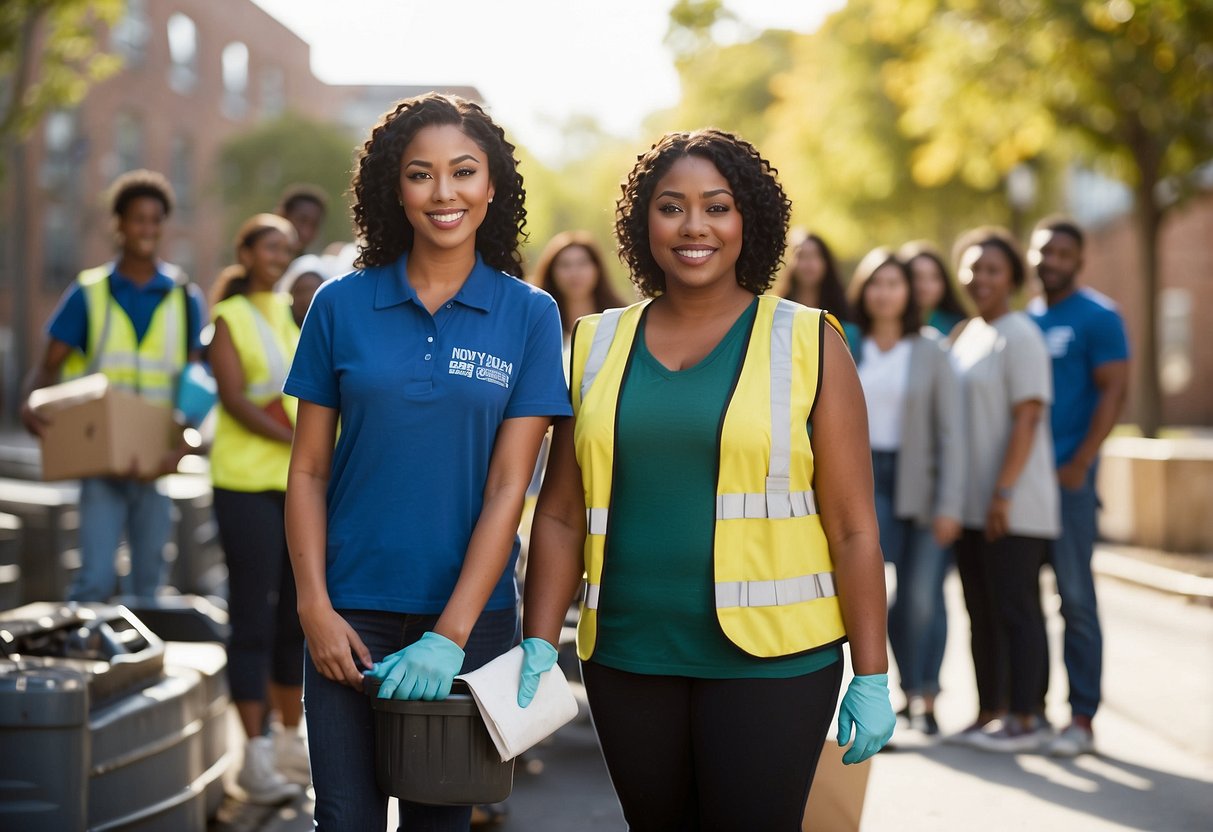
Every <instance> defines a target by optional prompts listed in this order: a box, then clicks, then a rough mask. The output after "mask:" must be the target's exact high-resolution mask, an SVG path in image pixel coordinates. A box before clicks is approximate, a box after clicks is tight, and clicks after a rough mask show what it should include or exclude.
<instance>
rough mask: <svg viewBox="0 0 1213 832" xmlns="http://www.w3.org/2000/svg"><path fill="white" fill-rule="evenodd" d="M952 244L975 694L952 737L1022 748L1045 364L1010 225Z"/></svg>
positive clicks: (1043, 513) (1030, 728)
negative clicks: (1019, 308) (1016, 297)
mask: <svg viewBox="0 0 1213 832" xmlns="http://www.w3.org/2000/svg"><path fill="white" fill-rule="evenodd" d="M957 251H959V252H961V256H960V267H959V270H958V271H959V276H960V281H961V283H962V284H963V285H964V286H965V288H966V289H967V290H968V293H969V296H970V297H971V298H972V299H973V302H974V305H975V306H976V307H977V311H978V315H979V317H976V318H972V319H970V320H969V321H967V322H966V323H965V324H964V325H963V329H961V330H959V331H958V332H957V333H955V334H954V336H953V345H952V360H953V365H954V366H955V368H956V372H957V374H958V376H959V379H960V388H961V401H962V403H963V406H964V414H965V451H966V458H967V463H968V469H967V470H968V479H967V484H966V488H965V496H964V506H963V521H964V527H965V528H964V533H963V534H962V535H961V538H960V540H959V541H958V542H957V544H956V566H957V570H958V571H959V572H960V579H961V583H962V585H963V587H964V594H965V605H966V606H967V607H968V610H969V617H970V619H971V620H972V628H971V629H972V634H973V644H972V647H973V664H974V669H975V671H976V674H977V692H978V698H979V701H980V711H979V713H978V716H977V720H976V722H975V723H974V724H973V725H972V726H971V727H970V728H969V729H967V730H966V731H964V732H962V733H961V734H960V735H958V736H957V739H959V740H960V741H963V742H966V743H970V744H973V745H976V746H978V747H981V748H985V749H988V750H994V751H1007V752H1019V751H1030V750H1033V749H1035V748H1038V747H1040V745H1041V744H1042V743H1043V742H1045V741H1046V740H1047V739H1048V738H1049V735H1050V729H1049V725H1048V723H1047V722H1045V721H1044V718H1043V715H1042V714H1041V713H1040V711H1041V706H1042V704H1043V703H1042V699H1043V694H1044V690H1045V688H1046V687H1047V683H1048V645H1047V641H1046V637H1045V625H1044V616H1043V613H1042V612H1041V607H1040V582H1039V573H1040V566H1041V564H1042V563H1043V562H1044V560H1045V558H1046V557H1047V555H1048V545H1049V544H1048V542H1049V540H1051V539H1052V538H1055V537H1056V536H1057V534H1058V532H1059V530H1060V517H1059V513H1058V493H1057V480H1056V475H1055V474H1054V471H1053V464H1052V460H1053V441H1052V437H1051V434H1050V431H1049V404H1050V402H1051V399H1052V378H1051V372H1052V371H1051V364H1050V359H1049V353H1048V350H1047V348H1046V347H1045V343H1044V338H1043V336H1042V335H1041V333H1040V330H1039V328H1038V327H1035V326H1034V324H1033V323H1032V321H1031V320H1030V319H1029V318H1028V317H1027V316H1026V315H1024V314H1023V313H1022V312H1015V311H1012V309H1011V298H1012V296H1013V294H1014V293H1015V292H1016V291H1017V290H1019V289H1020V288H1021V287H1022V286H1023V284H1024V279H1025V270H1024V263H1023V258H1022V257H1021V255H1020V254H1019V250H1018V248H1017V246H1016V244H1015V242H1014V239H1013V238H1012V237H1011V236H1010V234H1008V233H1007V232H1005V231H1003V230H1001V229H992V228H991V229H977V230H976V231H973V232H970V233H969V234H967V235H965V236H964V237H962V238H961V244H960V245H958V246H957ZM1008 711H1009V715H1008Z"/></svg>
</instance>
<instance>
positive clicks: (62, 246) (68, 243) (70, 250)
mask: <svg viewBox="0 0 1213 832" xmlns="http://www.w3.org/2000/svg"><path fill="white" fill-rule="evenodd" d="M76 224H77V223H76V215H75V212H74V210H73V208H72V206H70V205H60V204H57V203H54V202H52V203H50V204H48V205H47V206H46V213H45V214H44V215H43V226H42V281H43V283H44V285H46V287H47V288H49V289H54V290H59V289H62V288H63V287H64V286H66V285H67V284H68V283H70V282H71V281H72V280H73V279H75V277H76V272H78V271H79V264H78V262H77V260H78V251H77V245H78V240H79V238H80V234H79V233H78V231H77V229H76Z"/></svg>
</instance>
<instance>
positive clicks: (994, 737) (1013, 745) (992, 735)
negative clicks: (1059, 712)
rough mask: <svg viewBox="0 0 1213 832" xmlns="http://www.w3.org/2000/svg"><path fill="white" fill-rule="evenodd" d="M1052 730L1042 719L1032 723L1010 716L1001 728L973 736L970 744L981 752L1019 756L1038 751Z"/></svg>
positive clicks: (1051, 733) (1047, 739)
mask: <svg viewBox="0 0 1213 832" xmlns="http://www.w3.org/2000/svg"><path fill="white" fill-rule="evenodd" d="M1052 736H1053V729H1052V728H1050V727H1049V724H1048V723H1047V722H1045V721H1044V720H1043V719H1036V720H1033V721H1032V723H1025V722H1024V721H1022V720H1020V719H1017V718H1016V717H1013V716H1010V717H1007V718H1006V719H1005V720H1003V723H1002V725H1001V727H999V728H998V729H997V730H993V731H982V732H980V733H978V734H977V735H975V736H974V737H973V738H972V740H971V744H972V746H973V747H974V748H980V749H981V750H982V751H998V752H1002V753H1004V754H1019V753H1023V752H1028V751H1039V750H1040V749H1041V748H1042V747H1043V746H1044V745H1045V743H1047V742H1048V741H1049V738H1050V737H1052Z"/></svg>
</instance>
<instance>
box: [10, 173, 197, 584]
mask: <svg viewBox="0 0 1213 832" xmlns="http://www.w3.org/2000/svg"><path fill="white" fill-rule="evenodd" d="M111 193H112V198H111V210H112V212H113V215H114V220H115V225H116V230H117V236H118V239H119V241H120V245H121V253H120V255H119V258H118V260H117V261H116V262H114V263H112V264H109V265H108V266H106V267H105V268H106V269H107V270H108V275H107V276H106V278H105V282H106V284H107V288H108V295H109V297H110V298H112V301H113V303H114V304H115V305H116V306H117V308H118V309H119V310H121V313H125V315H126V317H127V318H128V319H129V322H130V330H132V331H133V334H134V341H135V343H136V344H142V342H143V340H144V336H145V335H146V334H147V332H148V330H149V328H150V327H151V326H152V322H153V319H154V318H155V317H156V313H157V310H159V309H161V307H162V305H163V304H165V302H166V300H167V299H168V298H170V297H171V296H172V293H173V292H183V293H184V295H185V301H186V302H185V303H184V305H183V306H178V307H176V308H177V309H182V308H183V309H184V315H183V318H184V321H183V324H182V325H178V326H177V327H171V328H170V327H167V326H166V327H165V329H164V330H163V331H165V332H167V331H169V330H170V329H172V331H175V332H179V333H182V334H181V336H180V337H182V338H184V339H187V340H186V343H185V356H186V360H187V361H199V360H201V356H202V343H201V333H202V322H203V320H204V311H203V301H202V295H201V292H199V290H198V288H197V287H196V286H194V285H193V284H191V283H189V282H188V281H187V280H186V278H185V276H184V275H183V274H182V273H181V271H180V270H179V269H178V268H177V267H176V266H173V265H172V264H169V263H164V262H162V261H161V260H159V259H158V257H157V253H158V251H159V246H160V238H161V235H162V233H163V228H164V223H165V221H166V220H167V218H168V216H169V213H170V212H171V211H172V205H173V192H172V188H171V186H170V185H169V183H168V181H167V180H166V179H165V178H164V177H163V176H162V175H160V174H158V173H154V172H152V171H146V170H136V171H131V172H129V173H126V174H123V175H122V176H121V177H119V178H118V180H117V181H115V182H114V185H113V186H112V189H111ZM86 274H87V273H86ZM94 297H96V295H94ZM88 304H89V292H88V290H87V289H86V287H85V286H84V282H83V280H78V281H76V282H74V283H73V284H72V285H71V286H70V287H69V288H68V289H67V291H66V292H64V294H63V299H62V300H61V301H60V303H59V306H58V308H57V309H56V310H55V312H54V314H53V315H52V316H51V320H50V322H49V323H48V324H47V344H46V348H45V350H44V351H43V355H42V358H41V360H40V361H39V363H38V364H37V365H35V366H34V367H33V369H32V370H31V371H30V374H29V376H28V377H27V378H26V383H25V403H24V404H23V406H22V408H21V419H22V422H24V424H25V427H26V429H27V430H29V432H30V433H32V434H34V435H35V436H40V435H41V434H42V429H43V427H44V425H45V422H44V421H43V420H42V418H41V417H39V416H38V414H36V413H34V412H33V410H32V409H31V408H30V406H29V393H30V392H31V391H33V390H36V389H38V388H40V387H47V386H49V385H52V384H55V383H57V382H58V381H59V380H60V375H61V372H62V370H63V369H64V366H65V364H67V362H68V359H69V358H71V357H72V356H84V357H85V358H86V359H88V360H89V361H90V364H98V363H99V354H102V353H105V352H106V350H107V347H110V348H113V344H114V343H115V337H116V336H115V333H116V331H117V330H119V329H121V327H119V326H118V325H117V324H116V325H115V326H114V328H113V329H114V331H109V330H110V327H104V328H103V330H102V333H101V334H100V335H99V334H98V333H90V332H89V309H88ZM170 309H171V307H165V312H166V314H167V312H168V311H169V310H170ZM161 317H162V318H163V315H162V316H161ZM93 336H99V337H101V338H102V339H103V340H102V342H101V343H96V344H94V340H95V338H94V337H93ZM128 337H129V336H128ZM167 346H171V345H166V347H167ZM117 349H121V350H123V351H125V350H126V347H125V346H119V347H118V348H116V349H115V352H117ZM93 352H96V353H98V355H93V354H92V353H93ZM178 354H179V353H178ZM102 371H103V372H105V371H106V370H104V369H102ZM188 450H189V448H188V446H187V445H186V444H185V443H184V441H183V442H181V443H179V445H178V447H177V448H176V449H174V450H172V451H169V452H168V453H166V454H165V456H164V458H163V459H162V460H161V464H160V467H159V470H158V471H157V472H156V473H155V475H154V476H153V477H152V478H150V479H148V478H141V477H139V476H136V475H135V474H133V473H132V475H131V476H128V477H89V478H86V479H85V480H83V481H82V482H81V484H80V550H81V552H80V556H81V566H80V572H79V574H77V576H76V579H75V581H74V583H73V584H72V587H71V590H70V592H69V596H68V598H69V600H72V601H105V600H108V599H109V597H110V596H111V595H112V594H113V591H114V585H115V568H114V555H115V553H116V552H117V549H118V544H119V542H120V541H121V539H122V536H123V532H125V533H126V537H127V540H128V542H129V544H130V549H131V571H130V575H129V577H128V578H127V579H126V580H125V581H124V586H123V592H124V593H128V594H134V595H138V596H143V597H149V596H152V595H154V594H155V592H156V590H157V589H158V588H159V586H160V583H161V581H162V580H163V572H164V544H165V543H167V542H168V536H169V533H170V531H171V529H172V519H171V514H170V511H171V506H170V503H169V499H168V497H167V496H166V495H164V494H162V493H160V491H159V490H158V489H157V487H156V483H155V478H156V477H158V476H161V475H164V474H168V473H171V472H173V471H175V470H177V464H178V463H179V462H180V461H181V458H182V456H184V455H185V454H186V453H187V452H188Z"/></svg>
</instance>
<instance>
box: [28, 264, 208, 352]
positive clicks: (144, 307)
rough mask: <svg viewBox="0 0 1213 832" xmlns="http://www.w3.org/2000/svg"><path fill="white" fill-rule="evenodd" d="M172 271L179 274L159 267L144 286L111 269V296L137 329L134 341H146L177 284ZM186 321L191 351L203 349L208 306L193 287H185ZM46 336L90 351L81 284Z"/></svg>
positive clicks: (74, 288)
mask: <svg viewBox="0 0 1213 832" xmlns="http://www.w3.org/2000/svg"><path fill="white" fill-rule="evenodd" d="M169 271H174V272H175V271H176V267H175V266H169V265H168V264H163V265H160V266H157V268H156V274H155V275H153V276H152V279H151V280H149V281H148V282H147V283H144V284H143V285H142V286H140V285H138V284H136V283H133V282H131V280H130V278H128V277H126V276H125V275H123V274H121V273H120V272H118V270H117V268H115V267H113V266H111V269H110V279H109V285H110V295H112V296H113V298H114V300H115V301H117V302H118V306H119V307H120V308H121V309H122V311H123V312H125V313H126V314H127V317H129V318H130V319H131V325H132V326H133V327H134V329H135V338H136V340H138V341H142V340H143V336H144V335H146V334H147V328H148V327H149V326H151V324H152V316H153V315H154V314H155V313H156V308H157V307H158V306H160V302H161V301H163V300H164V299H165V297H167V296H168V293H169V292H170V291H172V290H173V289H174V288H175V287H176V286H177V285H178V284H177V283H176V282H175V281H174V280H173V278H171V277H169V275H168V272H169ZM186 295H187V297H188V298H189V303H188V304H186V308H185V309H186V317H187V319H188V324H189V333H190V350H200V349H202V325H203V322H204V321H205V320H206V315H205V302H204V301H203V299H202V292H201V290H199V289H198V287H197V286H195V285H194V284H193V283H189V284H186ZM46 332H47V334H48V335H49V336H50V337H51V338H54V339H55V340H56V341H62V342H63V343H65V344H67V345H68V346H70V347H75V348H76V349H78V350H80V351H81V352H87V348H88V302H87V300H86V299H85V295H84V290H83V289H82V288H81V287H80V283H79V282H77V281H72V285H71V286H69V287H68V289H67V291H66V292H64V293H63V297H62V298H61V299H60V301H59V306H58V307H57V308H56V309H55V311H54V313H53V314H52V315H51V318H50V321H49V322H48V323H47V325H46Z"/></svg>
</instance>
